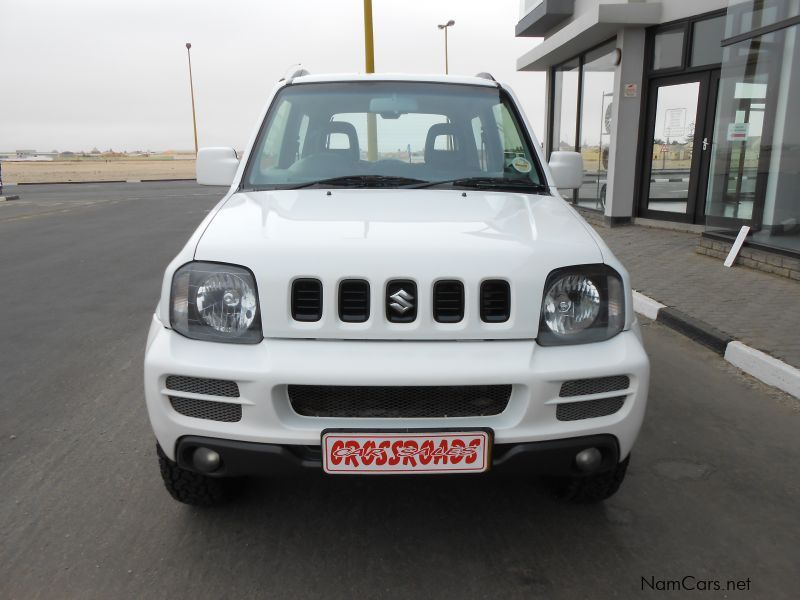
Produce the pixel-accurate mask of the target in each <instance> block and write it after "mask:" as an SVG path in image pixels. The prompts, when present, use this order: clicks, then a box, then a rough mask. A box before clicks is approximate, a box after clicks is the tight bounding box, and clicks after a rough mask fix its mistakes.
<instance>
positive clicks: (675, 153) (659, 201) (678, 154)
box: [647, 81, 700, 213]
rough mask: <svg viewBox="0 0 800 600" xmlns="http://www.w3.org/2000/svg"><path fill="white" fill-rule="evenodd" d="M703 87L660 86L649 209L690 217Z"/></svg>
mask: <svg viewBox="0 0 800 600" xmlns="http://www.w3.org/2000/svg"><path fill="white" fill-rule="evenodd" d="M699 95H700V83H699V82H697V81H691V82H688V83H678V84H673V85H660V86H659V87H658V96H657V99H656V110H655V126H654V128H653V139H652V140H651V143H650V144H648V145H647V148H648V150H651V152H650V156H651V157H652V158H651V161H650V186H649V187H648V190H649V191H648V195H647V209H648V210H656V211H661V212H672V213H686V207H687V204H688V201H689V177H690V174H691V168H692V155H693V148H694V135H695V131H694V124H695V121H696V115H697V102H698V98H699Z"/></svg>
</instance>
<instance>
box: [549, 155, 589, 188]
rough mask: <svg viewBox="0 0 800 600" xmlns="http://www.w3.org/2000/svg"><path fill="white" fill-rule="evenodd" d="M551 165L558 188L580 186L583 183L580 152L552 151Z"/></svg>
mask: <svg viewBox="0 0 800 600" xmlns="http://www.w3.org/2000/svg"><path fill="white" fill-rule="evenodd" d="M549 166H550V172H551V173H552V174H553V182H554V183H555V184H556V187H557V188H579V187H581V185H582V184H583V158H582V157H581V155H580V152H551V153H550V164H549Z"/></svg>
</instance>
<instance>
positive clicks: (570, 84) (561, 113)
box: [550, 58, 579, 202]
mask: <svg viewBox="0 0 800 600" xmlns="http://www.w3.org/2000/svg"><path fill="white" fill-rule="evenodd" d="M578 77H579V66H578V59H577V58H575V59H573V60H570V61H568V62H566V63H564V64H563V65H560V66H558V67H556V70H555V90H554V91H555V94H554V96H553V131H552V133H551V135H550V139H551V148H552V150H568V151H571V152H574V151H575V150H576V148H577V146H578V139H577V138H578ZM559 191H560V193H561V195H562V196H563V197H564V198H566V199H568V200H572V201H573V202H574V201H575V198H576V197H577V196H576V193H575V190H559Z"/></svg>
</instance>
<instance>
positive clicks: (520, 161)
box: [511, 156, 531, 173]
mask: <svg viewBox="0 0 800 600" xmlns="http://www.w3.org/2000/svg"><path fill="white" fill-rule="evenodd" d="M511 166H512V167H514V168H515V169H516V170H517V171H519V172H520V173H530V172H531V162H530V161H529V160H528V159H527V158H524V157H522V156H517V157H516V158H515V159H514V160H512V161H511Z"/></svg>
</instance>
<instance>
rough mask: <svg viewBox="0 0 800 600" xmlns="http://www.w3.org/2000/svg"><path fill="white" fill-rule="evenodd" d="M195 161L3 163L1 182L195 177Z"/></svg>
mask: <svg viewBox="0 0 800 600" xmlns="http://www.w3.org/2000/svg"><path fill="white" fill-rule="evenodd" d="M194 177H195V174H194V160H109V161H103V160H98V161H85V162H78V161H42V162H3V183H6V184H8V183H51V182H58V181H128V180H141V179H194Z"/></svg>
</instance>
